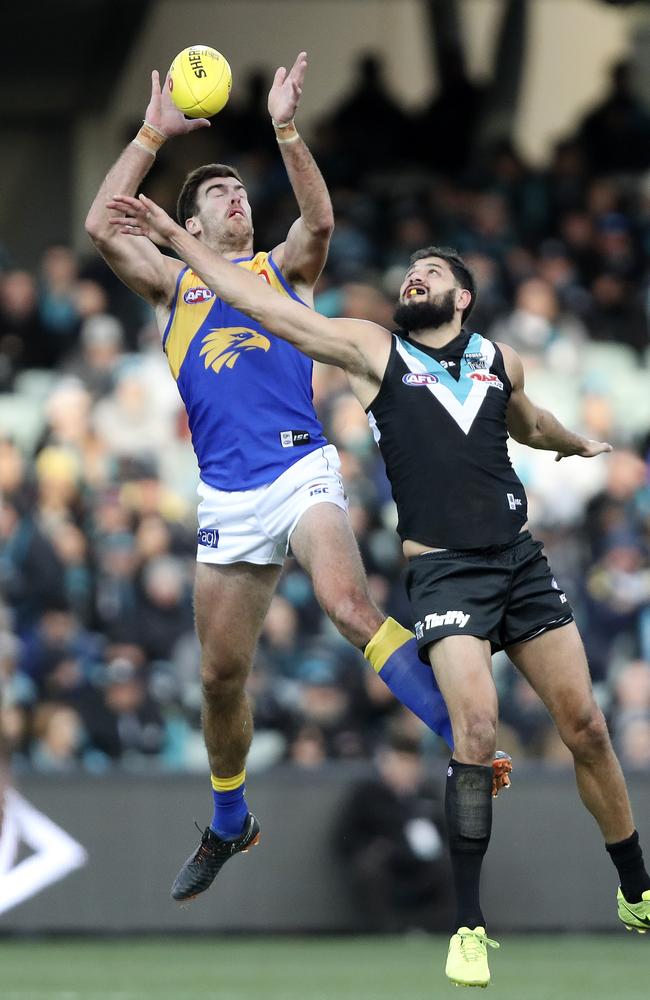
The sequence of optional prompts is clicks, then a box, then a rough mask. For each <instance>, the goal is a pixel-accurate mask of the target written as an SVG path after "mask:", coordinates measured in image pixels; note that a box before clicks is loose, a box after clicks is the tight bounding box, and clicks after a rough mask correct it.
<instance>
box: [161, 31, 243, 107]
mask: <svg viewBox="0 0 650 1000" xmlns="http://www.w3.org/2000/svg"><path fill="white" fill-rule="evenodd" d="M167 79H168V86H169V94H170V96H171V99H172V101H173V102H174V104H175V105H176V107H177V108H178V109H179V111H182V112H183V114H184V115H187V117H188V118H210V117H211V116H212V115H216V113H217V112H218V111H221V109H222V108H223V107H224V105H225V103H226V101H227V100H228V98H229V96H230V87H231V84H232V73H231V71H230V66H229V65H228V62H227V60H226V59H224V57H223V56H222V55H221V53H220V52H217V50H216V49H211V48H210V46H209V45H190V47H189V48H187V49H183V51H182V52H179V53H178V55H177V56H176V58H175V59H174V61H173V63H172V64H171V66H170V67H169V75H168V78H167Z"/></svg>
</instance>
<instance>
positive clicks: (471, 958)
mask: <svg viewBox="0 0 650 1000" xmlns="http://www.w3.org/2000/svg"><path fill="white" fill-rule="evenodd" d="M458 936H459V937H460V947H461V949H462V952H463V955H464V957H465V958H466V960H467V961H468V962H479V961H480V960H481V959H482V958H483V955H484V953H485V946H486V944H489V946H490V948H500V947H501V945H500V944H499V942H498V941H493V940H492V938H489V937H488V936H487V934H475V933H474V931H470V933H469V934H467V933H464V934H463V933H461V932H460V931H459V932H458Z"/></svg>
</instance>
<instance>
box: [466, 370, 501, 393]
mask: <svg viewBox="0 0 650 1000" xmlns="http://www.w3.org/2000/svg"><path fill="white" fill-rule="evenodd" d="M467 377H468V378H471V379H472V380H473V381H474V382H487V384H488V385H491V386H494V388H495V389H503V382H502V381H501V379H500V378H499V376H498V375H494V373H493V372H470V373H469V375H468V376H467Z"/></svg>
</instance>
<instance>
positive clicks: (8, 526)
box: [0, 494, 64, 635]
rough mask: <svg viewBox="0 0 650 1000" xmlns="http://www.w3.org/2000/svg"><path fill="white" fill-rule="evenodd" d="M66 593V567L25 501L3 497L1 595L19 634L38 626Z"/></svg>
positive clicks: (0, 509)
mask: <svg viewBox="0 0 650 1000" xmlns="http://www.w3.org/2000/svg"><path fill="white" fill-rule="evenodd" d="M63 589H64V576H63V567H62V565H61V563H60V561H59V559H58V557H57V555H56V553H55V551H54V548H53V546H52V545H51V543H50V542H49V541H48V539H47V538H46V536H45V535H44V534H43V532H42V531H41V530H40V529H39V527H38V526H37V524H36V523H35V521H34V518H33V516H32V514H31V512H30V509H29V506H28V503H27V501H26V500H25V498H23V497H21V496H19V495H17V494H2V495H0V592H1V593H2V595H3V598H4V599H5V600H6V601H7V602H8V604H9V607H10V608H11V610H12V612H13V615H14V628H15V630H16V632H17V634H18V635H25V634H27V633H28V632H29V631H30V629H32V628H33V627H34V626H35V625H37V624H38V622H39V621H40V619H41V616H42V615H43V613H44V612H45V610H46V609H47V608H48V607H50V606H52V605H53V604H54V603H55V602H57V601H58V600H59V599H60V595H61V593H62V592H63Z"/></svg>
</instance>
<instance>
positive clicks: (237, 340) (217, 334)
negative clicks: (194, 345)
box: [200, 326, 271, 375]
mask: <svg viewBox="0 0 650 1000" xmlns="http://www.w3.org/2000/svg"><path fill="white" fill-rule="evenodd" d="M201 343H202V344H203V347H202V348H201V354H200V356H201V357H203V355H205V367H206V368H210V367H211V368H212V370H213V371H214V372H216V373H217V375H218V374H219V372H220V371H221V369H222V368H223V367H224V365H225V366H226V368H233V367H234V364H235V361H236V360H237V358H238V357H239V356H240V355H241V354H243V353H244V351H253V350H256V349H258V348H261V350H263V351H268V349H269V347H270V346H271V341H270V340H269V339H268V337H265V336H264V334H262V333H258V332H257V330H248V329H246V327H244V326H227V327H225V328H222V329H220V330H210V333H208V334H207V335H206V336H205V337H204V338H203V340H202V341H201Z"/></svg>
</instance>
